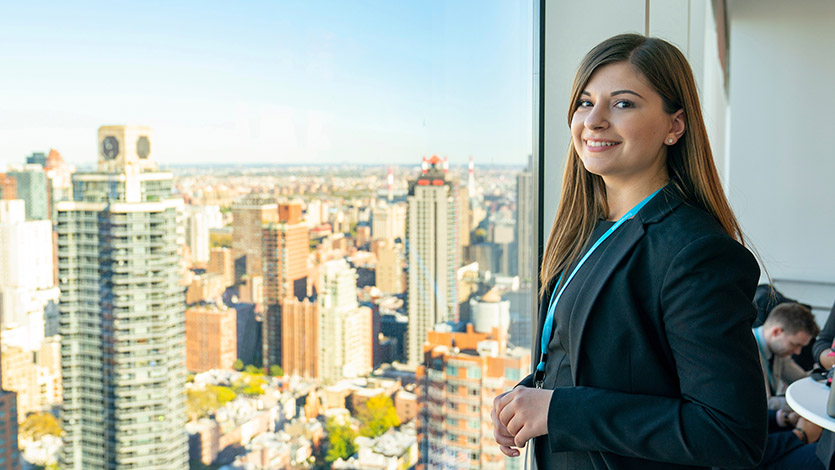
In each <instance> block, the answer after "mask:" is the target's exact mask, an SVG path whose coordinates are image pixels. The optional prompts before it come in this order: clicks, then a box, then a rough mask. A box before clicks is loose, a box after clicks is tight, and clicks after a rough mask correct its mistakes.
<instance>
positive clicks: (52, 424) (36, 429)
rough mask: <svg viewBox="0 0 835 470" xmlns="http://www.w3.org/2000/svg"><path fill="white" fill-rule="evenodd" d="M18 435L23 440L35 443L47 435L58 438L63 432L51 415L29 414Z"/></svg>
mask: <svg viewBox="0 0 835 470" xmlns="http://www.w3.org/2000/svg"><path fill="white" fill-rule="evenodd" d="M19 433H20V435H21V436H23V437H25V438H28V439H32V440H33V441H37V440H38V439H40V438H42V437H43V436H46V435H47V434H49V435H52V436H56V437H60V436H61V434H62V433H63V431H62V430H61V424H60V423H59V422H58V419H57V418H56V417H55V416H53V415H52V413H31V414H30V415H28V416H27V417H26V419H25V420H23V423H22V424H21V425H20V430H19Z"/></svg>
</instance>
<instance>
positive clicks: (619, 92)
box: [580, 90, 646, 100]
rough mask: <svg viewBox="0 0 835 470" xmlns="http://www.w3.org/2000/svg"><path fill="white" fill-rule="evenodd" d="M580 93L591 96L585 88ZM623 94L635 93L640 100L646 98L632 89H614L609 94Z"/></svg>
mask: <svg viewBox="0 0 835 470" xmlns="http://www.w3.org/2000/svg"><path fill="white" fill-rule="evenodd" d="M580 94H581V95H586V96H591V93H589V92H587V91H585V90H583V92H582V93H580ZM623 94H630V95H635V96H637V97H638V98H641V99H642V100H643V99H646V98H644V97H643V96H641V95H640V94H638V93H636V92H634V91H632V90H616V91H613V92H612V94H611V95H610V96H617V95H623Z"/></svg>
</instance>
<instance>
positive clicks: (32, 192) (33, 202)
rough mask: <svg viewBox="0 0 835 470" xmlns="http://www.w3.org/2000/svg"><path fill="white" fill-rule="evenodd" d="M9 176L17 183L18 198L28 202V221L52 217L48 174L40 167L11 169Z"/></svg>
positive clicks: (29, 166) (16, 167)
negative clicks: (47, 182) (47, 181)
mask: <svg viewBox="0 0 835 470" xmlns="http://www.w3.org/2000/svg"><path fill="white" fill-rule="evenodd" d="M9 170H10V171H9V172H8V175H9V176H11V177H13V178H14V179H15V180H16V181H17V198H18V199H23V200H24V201H26V220H44V219H48V218H49V217H50V213H49V199H48V193H47V184H46V172H45V171H44V169H43V167H41V166H40V165H34V164H32V165H29V164H27V165H23V166H15V167H10V168H9Z"/></svg>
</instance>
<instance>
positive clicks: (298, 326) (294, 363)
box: [281, 298, 319, 379]
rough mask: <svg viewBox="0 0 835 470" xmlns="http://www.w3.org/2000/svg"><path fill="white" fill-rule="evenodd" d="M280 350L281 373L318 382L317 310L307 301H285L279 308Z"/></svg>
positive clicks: (316, 306) (314, 304) (315, 306)
mask: <svg viewBox="0 0 835 470" xmlns="http://www.w3.org/2000/svg"><path fill="white" fill-rule="evenodd" d="M281 317H282V318H281V326H282V328H281V335H282V340H281V347H282V352H281V356H282V364H281V367H282V368H283V369H284V373H285V374H286V375H288V376H297V377H304V378H307V379H318V378H319V308H318V305H317V304H316V303H313V302H311V301H310V300H309V299H304V300H302V301H299V300H298V299H295V298H289V299H285V300H284V302H283V303H282V304H281Z"/></svg>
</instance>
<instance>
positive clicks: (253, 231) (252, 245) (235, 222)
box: [232, 199, 278, 281]
mask: <svg viewBox="0 0 835 470" xmlns="http://www.w3.org/2000/svg"><path fill="white" fill-rule="evenodd" d="M274 222H278V205H277V204H276V203H274V202H267V201H266V200H259V199H247V200H245V201H243V202H241V203H238V204H234V205H233V206H232V257H233V258H234V259H235V280H236V281H237V280H240V279H241V276H243V275H244V274H248V275H250V276H260V275H262V274H263V271H262V270H261V236H262V229H263V226H264V224H265V223H274Z"/></svg>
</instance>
